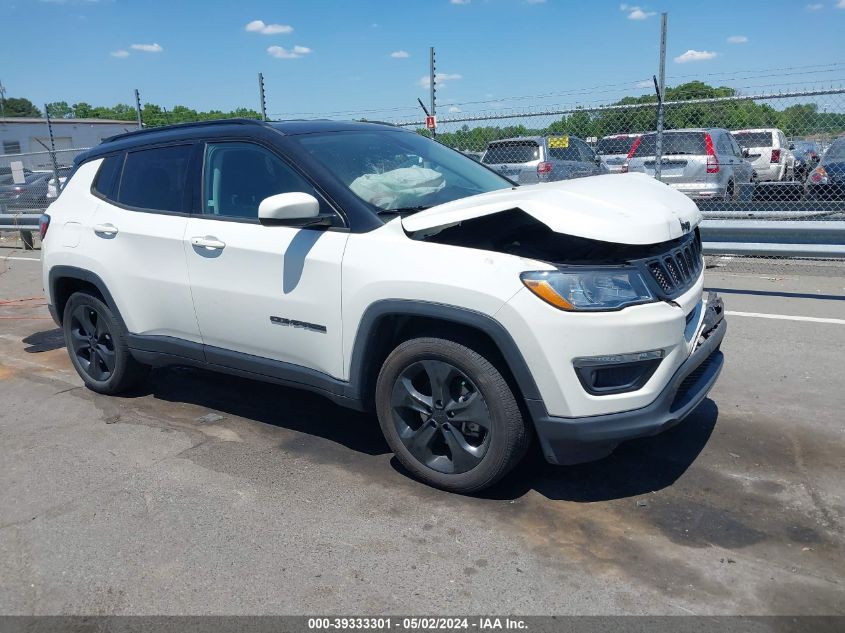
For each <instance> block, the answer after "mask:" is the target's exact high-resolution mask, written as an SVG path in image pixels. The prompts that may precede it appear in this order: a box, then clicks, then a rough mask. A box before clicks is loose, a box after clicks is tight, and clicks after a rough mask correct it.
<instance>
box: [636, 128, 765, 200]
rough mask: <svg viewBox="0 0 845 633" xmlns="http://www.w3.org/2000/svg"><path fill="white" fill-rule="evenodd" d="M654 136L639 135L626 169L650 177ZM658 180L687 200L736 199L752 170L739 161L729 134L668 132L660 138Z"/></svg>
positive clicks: (715, 130) (750, 179) (739, 153)
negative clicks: (659, 178)
mask: <svg viewBox="0 0 845 633" xmlns="http://www.w3.org/2000/svg"><path fill="white" fill-rule="evenodd" d="M656 139H657V135H656V134H655V133H649V134H643V135H642V136H641V137H640V138H639V139H638V140H636V141H635V142H634V145H633V147H632V148H631V151H630V153H629V155H628V163H627V169H626V170H623V171H632V172H633V171H639V172H644V173H646V174H649V175H651V176H653V175H654V168H655V160H654V154H655V142H656ZM660 170H661V179H662V180H663V182H665V183H666V184H667V185H669V186H671V187H672V188H673V189H676V190H678V191H680V192H681V193H684V194H686V195H688V196H689V197H690V198H696V199H702V200H711V199H717V198H736V197H737V196H738V195H739V186H740V185H741V184H743V183H750V182H753V181H754V180H755V178H756V176H755V173H754V167H753V166H752V165H751V163H749V162H748V161H747V160H745V159H744V158H743V153H742V150H741V149H740V148H739V145H737V142H736V140H734V138H733V136H731V134H730V132H728V131H727V130H724V129H722V128H697V129H683V130H670V131H667V132H664V134H663V159H662V160H661V161H660Z"/></svg>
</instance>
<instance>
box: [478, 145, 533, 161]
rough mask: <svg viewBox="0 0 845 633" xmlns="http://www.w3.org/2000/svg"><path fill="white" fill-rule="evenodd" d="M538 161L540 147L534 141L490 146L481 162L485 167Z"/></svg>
mask: <svg viewBox="0 0 845 633" xmlns="http://www.w3.org/2000/svg"><path fill="white" fill-rule="evenodd" d="M532 160H540V147H539V146H538V145H537V143H535V142H534V141H508V142H505V143H495V144H491V145H490V146H489V147H488V148H487V151H486V152H485V153H484V158H482V159H481V162H483V163H485V164H486V165H501V164H502V163H530V162H531V161H532Z"/></svg>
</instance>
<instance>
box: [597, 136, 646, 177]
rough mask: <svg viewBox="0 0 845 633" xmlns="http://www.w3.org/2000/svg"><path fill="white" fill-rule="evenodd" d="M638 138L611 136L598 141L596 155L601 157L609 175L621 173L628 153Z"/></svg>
mask: <svg viewBox="0 0 845 633" xmlns="http://www.w3.org/2000/svg"><path fill="white" fill-rule="evenodd" d="M639 137H640V134H612V135H610V136H604V137H602V138H600V139H599V142H598V144H597V145H596V153H597V154H598V155H599V156H601V160H602V162H603V163H604V164H605V165H607V169H608V171H610V173H611V174H621V173H622V168H623V167H624V166H625V161H626V160H628V152H630V151H631V147H632V146H633V145H634V142H635V141H636V140H637V138H639Z"/></svg>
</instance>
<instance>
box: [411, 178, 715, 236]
mask: <svg viewBox="0 0 845 633" xmlns="http://www.w3.org/2000/svg"><path fill="white" fill-rule="evenodd" d="M512 209H521V210H522V211H524V212H525V213H527V214H529V215H531V216H532V217H534V218H535V219H536V220H538V221H540V222H542V223H543V224H545V225H546V226H548V227H549V228H550V229H551V230H553V231H555V232H556V233H562V234H565V235H572V236H575V237H584V238H588V239H592V240H599V241H602V242H614V243H617V244H658V243H660V242H668V241H669V240H673V239H676V238H678V237H681V236H682V235H684V234H686V233H688V232H689V231H690V230H692V229H694V228H695V227H696V225H698V223H699V222H700V221H701V212H700V211H699V210H698V207H697V206H696V205H695V203H694V202H693V201H692V200H690V199H689V198H688V197H687V196H685V195H683V194H682V193H678V192H677V191H675V190H674V189H672V188H671V187H668V186H667V185H664V184H663V183H661V182H658V181H656V180H654V178H652V177H650V176H647V175H645V174H609V175H604V176H592V177H589V178H579V179H577V180H566V181H562V182H553V183H543V184H538V185H528V186H522V187H514V188H512V189H503V190H500V191H493V192H490V193H483V194H479V195H477V196H470V197H468V198H462V199H460V200H454V201H452V202H447V203H446V204H441V205H437V206H435V207H431V208H430V209H426V210H425V211H420V212H419V213H415V214H414V215H411V216H408V217H406V218H403V219H402V226H403V227H404V229H405V230H406V231H408V232H409V233H412V234H414V236H415V237H420V236H422V237H425V236H427V235H433V234H435V233H438V232H440V231H441V230H443V229H445V228H447V227H449V226H454V225H456V224H458V223H461V222H464V221H466V220H471V219H473V218H480V217H483V216H486V215H491V214H494V213H500V212H502V211H510V210H512Z"/></svg>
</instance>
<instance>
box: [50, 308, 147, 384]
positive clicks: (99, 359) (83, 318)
mask: <svg viewBox="0 0 845 633" xmlns="http://www.w3.org/2000/svg"><path fill="white" fill-rule="evenodd" d="M62 329H63V330H64V335H65V343H66V345H67V351H68V354H69V355H70V362H71V363H73V367H74V369H76V371H77V373H78V374H79V376H80V378H82V380H83V382H84V383H85V386H86V387H88V388H89V389H90V390H91V391H96V392H97V393H103V394H107V395H114V394H118V393H121V392H123V391H126V390H128V389H130V388H131V387H134V386H135V385H137V384H138V382H139V381H140V380H141V379H143V378H144V377H145V376H146V374H147V371H148V370H149V367H147V366H146V365H142V364H141V363H139V362H138V361H136V360H135V359H134V358H133V357H132V354H131V353H130V352H129V348H128V347H127V340H126V334H127V333H126V330H125V328H124V327H123V325H122V324H121V322H120V320H119V319H117V318H116V317H115V315H114V313H113V312H112V311H111V309H110V308H109V307H108V306H107V305H106V304H105V303H103V302H102V301H101V300H100V299H99V298H97V297H95V296H93V295H90V294H88V293H85V292H75V293H73V294H72V295H71V296H70V298H69V299H68V301H67V303H66V304H65V309H64V316H63V319H62Z"/></svg>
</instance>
